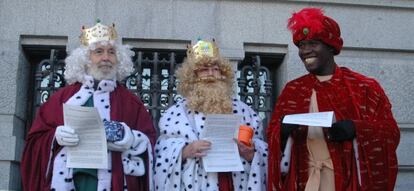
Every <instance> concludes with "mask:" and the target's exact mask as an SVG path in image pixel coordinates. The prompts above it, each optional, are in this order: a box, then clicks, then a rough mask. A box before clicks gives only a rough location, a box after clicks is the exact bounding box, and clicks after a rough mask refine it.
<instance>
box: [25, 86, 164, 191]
mask: <svg viewBox="0 0 414 191" xmlns="http://www.w3.org/2000/svg"><path fill="white" fill-rule="evenodd" d="M80 87H81V84H80V83H76V84H74V85H69V86H66V87H64V88H61V89H59V90H58V91H57V92H56V93H54V94H53V95H52V96H51V97H50V99H49V100H48V101H47V102H45V103H44V104H43V105H42V106H41V107H40V108H39V110H38V111H37V116H36V119H35V120H34V122H33V124H32V128H31V129H30V131H29V134H28V136H27V138H26V145H25V148H24V152H23V158H22V161H21V173H22V184H23V190H35V191H40V190H47V191H49V190H50V184H51V180H52V171H53V170H52V168H53V161H54V158H55V155H56V154H57V153H58V152H59V150H60V149H61V148H62V147H61V146H60V145H59V144H57V143H56V142H52V141H53V137H54V135H55V129H56V127H57V126H59V125H63V103H65V102H66V101H67V100H68V99H69V98H70V97H72V95H73V94H75V93H76V92H78V90H79V89H80ZM110 103H111V114H110V115H111V120H114V121H120V122H125V123H126V124H127V125H128V126H129V127H130V128H131V129H134V130H139V131H141V132H142V133H144V134H145V135H147V136H148V138H149V140H150V141H151V144H152V145H153V146H154V143H155V140H156V130H155V128H154V126H153V123H152V119H151V116H150V115H149V113H148V112H147V110H146V108H145V106H144V105H143V103H142V102H141V101H140V100H139V99H138V97H137V96H135V95H134V94H132V93H131V92H130V91H129V90H128V89H126V88H125V87H123V86H121V85H119V84H118V86H117V87H116V88H115V90H114V91H112V92H111V93H110ZM52 144H53V147H54V150H53V152H52V153H51V151H50V148H51V146H52ZM50 155H51V156H52V158H51V159H50V169H49V171H47V165H48V162H49V156H50ZM147 159H148V156H146V157H144V160H146V163H147V166H146V168H145V170H146V172H148V167H149V165H148V162H149V161H148V160H147ZM123 177H124V173H123V165H122V161H121V153H120V152H112V190H114V191H121V190H122V191H123V186H124V185H123V179H124V178H123ZM148 178H149V177H148V174H147V173H146V174H145V175H144V176H141V177H136V176H126V181H127V187H128V190H148V189H149V182H148Z"/></svg>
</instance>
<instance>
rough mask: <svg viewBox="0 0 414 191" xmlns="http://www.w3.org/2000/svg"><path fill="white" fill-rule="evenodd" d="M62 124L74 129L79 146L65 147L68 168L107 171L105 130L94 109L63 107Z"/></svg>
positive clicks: (65, 105)
mask: <svg viewBox="0 0 414 191" xmlns="http://www.w3.org/2000/svg"><path fill="white" fill-rule="evenodd" d="M63 116H64V123H65V125H66V126H69V127H71V128H73V129H75V132H76V133H77V134H78V136H79V144H78V145H77V146H74V147H67V149H68V153H67V163H66V167H68V168H93V169H108V152H107V143H106V135H105V129H104V128H103V123H102V120H101V117H100V116H99V113H98V110H97V109H96V108H94V107H82V106H73V105H67V104H64V105H63Z"/></svg>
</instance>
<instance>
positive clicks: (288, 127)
mask: <svg viewBox="0 0 414 191" xmlns="http://www.w3.org/2000/svg"><path fill="white" fill-rule="evenodd" d="M282 121H283V118H282V120H281V124H280V146H281V147H280V148H281V149H282V152H283V150H284V149H285V146H286V142H287V139H288V138H289V135H290V134H291V133H292V132H293V131H294V130H295V129H298V128H299V125H296V124H287V123H283V122H282Z"/></svg>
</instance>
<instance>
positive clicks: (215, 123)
mask: <svg viewBox="0 0 414 191" xmlns="http://www.w3.org/2000/svg"><path fill="white" fill-rule="evenodd" d="M240 119H241V118H240V116H239V115H232V114H217V115H207V116H206V123H205V127H204V130H203V132H202V133H201V136H200V138H201V139H203V140H208V141H210V142H211V143H212V144H211V149H210V150H208V151H207V155H206V156H204V157H203V166H204V170H205V171H206V172H233V171H243V170H244V169H243V165H242V163H241V159H240V154H239V150H238V147H237V144H236V142H235V141H234V138H236V137H237V133H238V129H239V125H240Z"/></svg>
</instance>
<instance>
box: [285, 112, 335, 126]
mask: <svg viewBox="0 0 414 191" xmlns="http://www.w3.org/2000/svg"><path fill="white" fill-rule="evenodd" d="M334 122H335V115H334V112H333V111H328V112H317V113H302V114H292V115H286V116H285V117H284V118H283V123H286V124H297V125H307V126H315V127H328V128H329V127H331V126H332V123H334Z"/></svg>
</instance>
